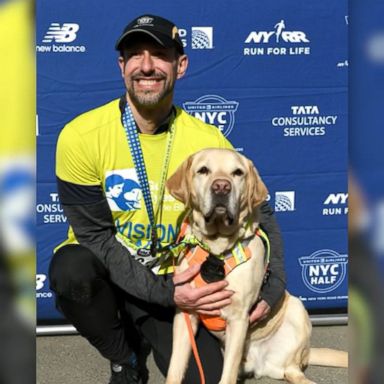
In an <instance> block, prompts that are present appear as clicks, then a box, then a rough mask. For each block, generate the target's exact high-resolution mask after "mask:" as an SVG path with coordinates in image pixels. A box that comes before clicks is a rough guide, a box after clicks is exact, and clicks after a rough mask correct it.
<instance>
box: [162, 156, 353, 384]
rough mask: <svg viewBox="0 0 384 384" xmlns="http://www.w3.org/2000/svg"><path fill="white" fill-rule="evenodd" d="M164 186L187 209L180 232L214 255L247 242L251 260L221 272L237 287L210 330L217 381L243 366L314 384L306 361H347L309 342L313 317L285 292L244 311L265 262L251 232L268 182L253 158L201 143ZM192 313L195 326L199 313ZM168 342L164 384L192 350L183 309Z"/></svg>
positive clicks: (177, 378)
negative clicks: (253, 317) (217, 343)
mask: <svg viewBox="0 0 384 384" xmlns="http://www.w3.org/2000/svg"><path fill="white" fill-rule="evenodd" d="M166 185H167V188H168V190H169V192H170V194H171V195H172V196H173V197H174V198H176V199H177V200H179V201H181V202H183V203H184V204H185V206H186V208H187V209H188V210H189V212H190V213H189V215H188V224H187V226H186V229H185V233H184V236H186V237H193V239H194V240H195V242H194V243H196V242H197V243H201V244H203V245H202V246H203V247H206V248H209V253H210V254H211V255H226V254H228V253H231V250H233V249H234V248H235V247H240V248H241V247H242V245H241V244H242V243H243V242H246V243H247V252H245V253H248V256H249V258H248V260H247V261H246V262H243V263H241V264H239V265H238V266H236V267H234V268H233V270H232V271H231V272H230V273H229V274H228V275H227V276H225V279H226V280H227V281H228V283H229V285H228V287H227V289H230V290H233V291H234V292H235V294H234V295H233V296H232V300H231V304H230V305H228V306H226V307H225V308H223V309H222V310H221V317H222V318H223V319H225V321H226V328H225V329H224V330H223V331H217V330H216V331H212V332H213V333H214V334H215V335H216V336H217V337H218V338H219V339H220V340H221V341H222V343H223V348H224V367H223V372H222V376H221V380H220V384H234V383H236V381H237V377H238V373H239V371H240V369H241V370H242V371H243V372H244V373H248V374H253V375H254V376H255V377H257V378H259V377H262V376H268V377H270V378H274V379H285V380H286V381H288V382H289V383H293V384H314V382H313V381H311V380H309V379H307V378H306V376H305V375H304V373H303V369H304V368H305V367H306V366H307V365H309V364H313V365H325V366H337V367H346V366H347V360H348V356H347V353H346V352H343V351H337V350H333V349H326V348H322V349H320V348H310V335H311V322H310V319H309V317H308V314H307V312H306V310H305V308H304V306H303V304H302V303H301V301H300V300H299V299H298V298H296V297H294V296H292V295H290V294H289V293H288V292H285V295H284V297H283V298H282V300H281V301H280V303H279V304H278V305H277V306H276V308H274V309H273V310H272V311H271V312H270V313H269V315H268V316H267V317H266V318H265V319H264V320H262V321H260V322H259V323H257V324H256V325H255V326H249V311H250V309H251V307H252V306H253V305H254V303H255V302H256V301H257V299H258V297H259V292H260V288H261V285H262V282H263V277H264V272H265V270H266V263H267V261H266V258H265V246H264V242H263V241H262V238H261V237H260V236H257V235H255V234H256V233H257V231H258V227H259V212H258V206H259V205H260V203H261V202H263V201H264V200H265V199H266V197H267V188H266V187H265V185H264V183H263V181H262V180H261V178H260V176H259V174H258V172H257V170H256V168H255V167H254V165H253V163H252V162H251V161H250V160H248V159H247V158H245V157H244V156H242V155H240V154H239V153H237V152H235V151H233V150H229V149H205V150H202V151H200V152H197V153H195V154H194V155H192V156H190V157H189V158H188V159H187V160H186V161H185V162H184V163H183V164H182V165H181V166H180V167H179V168H178V169H177V170H176V172H175V173H174V174H173V175H172V176H171V177H170V178H169V180H168V181H167V184H166ZM185 253H186V251H184V252H182V254H181V256H180V257H179V260H178V264H179V267H178V270H179V271H182V270H185V269H186V268H188V263H187V258H188V256H186V255H185ZM176 273H177V271H176ZM189 317H190V319H191V323H192V328H193V331H194V332H196V329H197V325H198V321H199V317H198V315H197V314H195V313H190V314H189ZM172 348H173V349H172V357H171V361H170V365H169V369H168V374H167V379H166V383H167V384H176V383H181V382H182V380H183V375H184V373H185V370H186V367H187V364H188V359H189V356H190V352H191V342H190V340H189V337H188V331H187V326H186V323H185V319H184V316H183V313H182V312H180V311H178V312H177V313H176V315H175V319H174V326H173V346H172Z"/></svg>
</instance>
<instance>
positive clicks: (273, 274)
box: [260, 202, 286, 308]
mask: <svg viewBox="0 0 384 384" xmlns="http://www.w3.org/2000/svg"><path fill="white" fill-rule="evenodd" d="M260 213H261V217H260V225H261V227H262V228H263V230H264V231H265V232H266V233H267V236H268V238H269V242H270V247H271V255H270V261H269V269H270V275H269V278H268V280H267V282H266V283H265V284H264V286H263V287H262V289H261V294H260V296H261V298H262V299H263V300H265V301H266V302H267V303H268V304H269V306H270V307H271V308H273V307H274V306H275V305H276V304H277V302H278V301H279V300H280V299H281V297H282V296H283V294H284V291H285V287H286V279H285V268H284V252H283V239H282V237H281V232H280V229H279V225H278V224H277V221H276V217H275V215H274V213H273V210H272V208H271V207H270V205H269V204H268V203H267V202H264V203H262V205H261V206H260Z"/></svg>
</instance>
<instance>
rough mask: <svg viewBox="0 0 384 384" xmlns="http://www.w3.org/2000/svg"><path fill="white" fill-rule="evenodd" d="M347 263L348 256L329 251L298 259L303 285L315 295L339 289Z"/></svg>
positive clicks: (322, 250)
mask: <svg viewBox="0 0 384 384" xmlns="http://www.w3.org/2000/svg"><path fill="white" fill-rule="evenodd" d="M347 263H348V255H340V254H339V253H337V252H335V251H333V250H331V249H321V250H319V251H316V252H314V253H312V254H311V255H310V256H305V257H300V258H299V264H300V266H301V267H302V278H303V282H304V284H305V285H306V287H307V288H308V289H310V290H311V291H313V292H317V293H327V292H330V291H333V290H335V289H336V288H337V287H339V286H340V285H341V284H342V282H343V281H344V279H345V276H346V275H347Z"/></svg>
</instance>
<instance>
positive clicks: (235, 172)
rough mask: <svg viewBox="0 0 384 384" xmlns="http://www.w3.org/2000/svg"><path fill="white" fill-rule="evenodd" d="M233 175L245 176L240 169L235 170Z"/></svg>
mask: <svg viewBox="0 0 384 384" xmlns="http://www.w3.org/2000/svg"><path fill="white" fill-rule="evenodd" d="M232 175H233V176H243V175H244V172H243V171H242V170H241V169H240V168H237V169H235V170H234V171H233V172H232Z"/></svg>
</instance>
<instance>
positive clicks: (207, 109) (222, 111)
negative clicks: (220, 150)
mask: <svg viewBox="0 0 384 384" xmlns="http://www.w3.org/2000/svg"><path fill="white" fill-rule="evenodd" d="M238 106H239V103H238V102H237V101H228V100H225V99H224V98H223V97H221V96H217V95H206V96H201V97H199V98H198V99H197V100H195V101H187V102H185V103H183V107H184V109H185V110H186V111H187V112H188V113H189V114H191V115H192V116H195V117H197V118H198V119H200V120H202V121H204V123H208V124H212V125H215V126H216V127H217V128H219V129H220V131H221V132H222V133H223V135H224V136H228V135H229V134H230V133H231V131H232V128H233V125H234V124H235V112H236V111H237V108H238Z"/></svg>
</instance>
